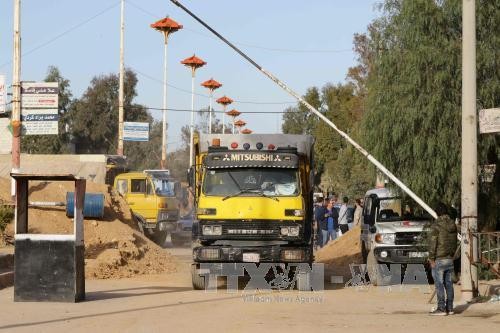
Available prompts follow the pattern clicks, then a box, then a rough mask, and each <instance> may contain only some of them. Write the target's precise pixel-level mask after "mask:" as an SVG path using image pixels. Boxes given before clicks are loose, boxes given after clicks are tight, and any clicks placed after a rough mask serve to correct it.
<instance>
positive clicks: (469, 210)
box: [461, 0, 478, 301]
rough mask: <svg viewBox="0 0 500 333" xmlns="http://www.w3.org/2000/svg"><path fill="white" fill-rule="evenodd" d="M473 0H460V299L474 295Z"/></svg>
mask: <svg viewBox="0 0 500 333" xmlns="http://www.w3.org/2000/svg"><path fill="white" fill-rule="evenodd" d="M476 118H477V117H476V1H475V0H462V203H461V221H462V230H461V233H462V250H461V251H462V259H461V260H462V274H461V280H462V300H464V301H471V300H472V299H473V298H474V297H476V296H477V288H478V284H477V268H476V267H475V266H474V265H472V263H471V261H475V260H476V259H477V244H476V242H477V240H476V241H475V239H474V238H473V237H471V232H477V119H476Z"/></svg>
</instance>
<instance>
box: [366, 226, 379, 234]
mask: <svg viewBox="0 0 500 333" xmlns="http://www.w3.org/2000/svg"><path fill="white" fill-rule="evenodd" d="M368 230H369V231H370V232H371V233H372V234H374V233H376V232H377V228H376V227H375V225H373V224H372V225H370V227H369V228H368Z"/></svg>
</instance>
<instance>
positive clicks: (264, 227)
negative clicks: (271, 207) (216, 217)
mask: <svg viewBox="0 0 500 333" xmlns="http://www.w3.org/2000/svg"><path fill="white" fill-rule="evenodd" d="M203 224H205V223H203ZM206 224H212V223H206ZM213 224H217V225H221V226H222V237H221V236H217V237H218V238H224V239H267V240H269V239H280V238H283V237H285V236H282V235H281V227H286V226H296V225H297V224H298V223H295V222H288V223H287V222H281V221H280V222H278V221H251V222H245V221H217V222H213ZM302 234H303V228H300V232H299V236H298V237H296V238H300V237H302ZM287 238H289V237H287Z"/></svg>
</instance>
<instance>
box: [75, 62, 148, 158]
mask: <svg viewBox="0 0 500 333" xmlns="http://www.w3.org/2000/svg"><path fill="white" fill-rule="evenodd" d="M136 85H137V76H136V74H135V73H134V72H133V71H131V70H129V69H127V70H126V71H125V80H124V110H125V120H127V121H146V122H150V123H151V122H152V117H151V115H150V114H149V113H148V112H147V110H146V108H145V107H143V106H141V105H137V104H133V103H132V101H133V99H134V97H135V96H136V95H137V93H136V90H135V88H136ZM69 116H70V121H71V132H72V134H73V136H74V140H75V144H76V152H77V153H94V154H115V153H116V146H117V142H118V76H117V75H116V74H108V75H101V76H97V77H94V78H93V79H92V81H91V83H90V86H89V87H88V88H87V90H86V91H85V93H84V94H83V96H82V97H81V98H80V99H77V100H75V102H74V103H73V104H72V106H71V110H70V114H69ZM130 146H133V144H132V143H127V144H126V145H125V149H126V148H127V147H130ZM125 154H127V152H126V151H125Z"/></svg>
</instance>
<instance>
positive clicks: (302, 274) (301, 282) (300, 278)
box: [295, 267, 311, 291]
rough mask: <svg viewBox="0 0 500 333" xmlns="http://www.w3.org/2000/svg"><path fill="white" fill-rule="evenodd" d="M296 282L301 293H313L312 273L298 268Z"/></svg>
mask: <svg viewBox="0 0 500 333" xmlns="http://www.w3.org/2000/svg"><path fill="white" fill-rule="evenodd" d="M295 282H296V286H297V289H298V290H299V291H311V271H310V270H308V269H300V267H297V270H296V272H295Z"/></svg>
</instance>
